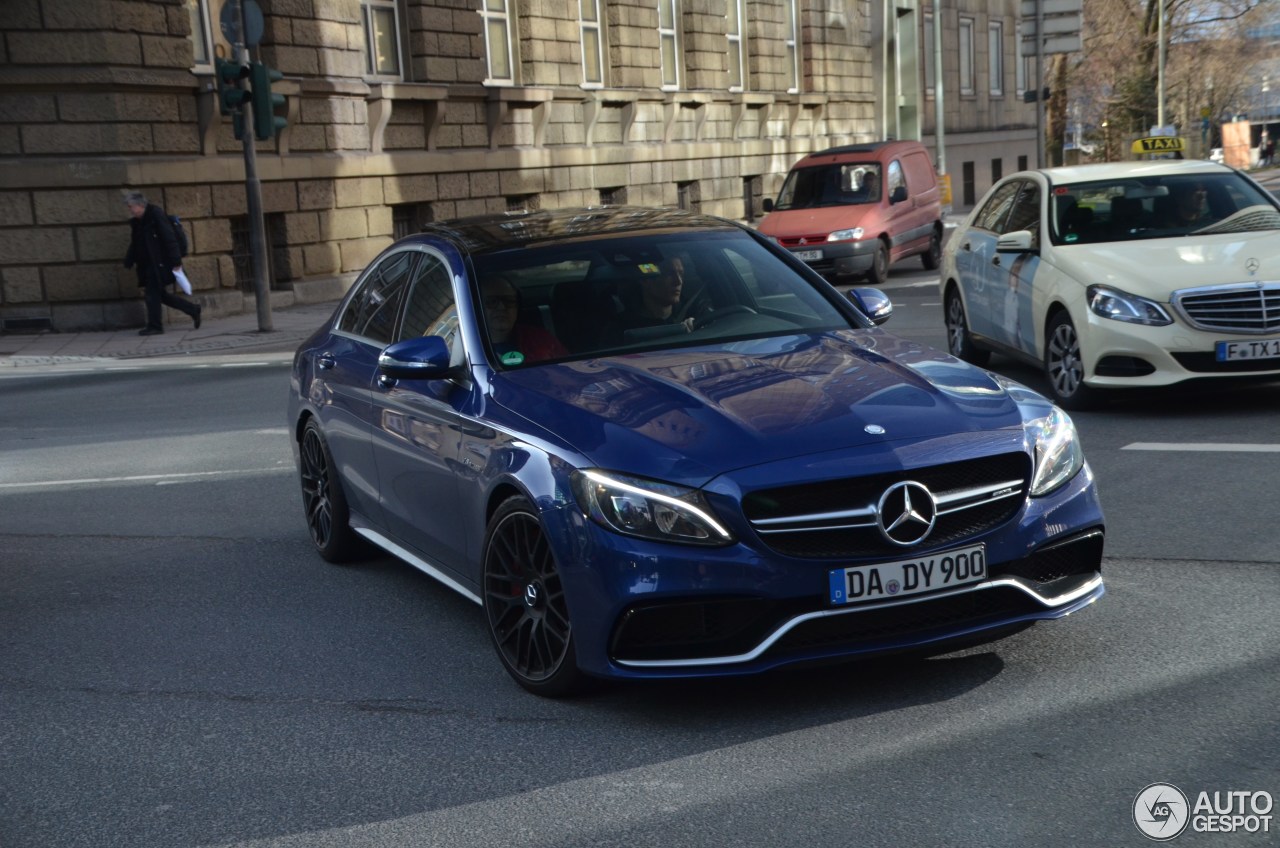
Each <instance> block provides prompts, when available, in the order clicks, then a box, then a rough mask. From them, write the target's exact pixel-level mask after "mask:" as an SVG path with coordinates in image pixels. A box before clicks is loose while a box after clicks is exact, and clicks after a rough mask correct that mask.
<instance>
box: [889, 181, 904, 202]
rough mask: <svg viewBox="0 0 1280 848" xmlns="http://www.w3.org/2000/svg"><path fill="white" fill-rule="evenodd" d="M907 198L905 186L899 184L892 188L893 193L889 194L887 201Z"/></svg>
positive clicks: (900, 200) (899, 200)
mask: <svg viewBox="0 0 1280 848" xmlns="http://www.w3.org/2000/svg"><path fill="white" fill-rule="evenodd" d="M906 199H907V187H906V186H904V185H900V186H898V187H897V188H895V189H894V190H893V194H891V195H889V203H891V204H892V203H901V202H902V201H904V200H906Z"/></svg>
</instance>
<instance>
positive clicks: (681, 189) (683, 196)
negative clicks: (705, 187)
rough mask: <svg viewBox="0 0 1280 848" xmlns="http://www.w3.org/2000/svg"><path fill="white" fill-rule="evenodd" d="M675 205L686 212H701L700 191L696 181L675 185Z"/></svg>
mask: <svg viewBox="0 0 1280 848" xmlns="http://www.w3.org/2000/svg"><path fill="white" fill-rule="evenodd" d="M676 205H677V206H679V207H680V208H681V209H683V210H685V211H686V212H701V211H702V189H701V188H699V187H698V182H697V180H693V181H690V182H687V183H676Z"/></svg>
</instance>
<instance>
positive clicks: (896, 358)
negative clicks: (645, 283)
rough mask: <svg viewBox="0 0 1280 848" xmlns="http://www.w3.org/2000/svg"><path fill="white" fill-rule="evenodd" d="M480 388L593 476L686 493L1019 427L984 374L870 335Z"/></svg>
mask: <svg viewBox="0 0 1280 848" xmlns="http://www.w3.org/2000/svg"><path fill="white" fill-rule="evenodd" d="M491 389H492V393H491V398H492V400H493V402H495V403H497V404H499V405H501V406H502V407H504V408H506V409H507V410H509V411H510V412H512V413H514V414H517V415H519V416H521V417H523V418H525V419H526V420H528V421H530V422H531V423H532V424H534V425H536V426H537V427H539V428H542V429H544V430H546V431H548V432H550V433H552V434H554V435H555V436H556V437H558V439H559V440H561V441H563V442H565V443H566V444H567V445H568V446H570V447H572V448H573V449H574V450H575V451H576V452H578V453H580V454H582V455H583V456H585V457H586V458H587V459H588V461H589V462H590V463H592V464H593V465H595V466H596V467H600V468H607V469H611V470H616V471H622V472H630V473H635V474H642V475H645V476H651V477H654V476H656V477H661V478H662V479H665V480H667V481H669V482H673V483H683V484H685V485H691V486H697V485H701V484H703V483H704V482H706V481H707V480H708V479H710V478H712V477H714V476H716V475H717V474H722V473H724V472H727V471H731V470H734V469H739V468H744V467H747V466H752V465H759V464H763V463H767V462H774V461H777V460H782V459H788V458H791V457H797V456H804V455H808V454H815V453H822V452H827V451H833V450H840V449H848V448H856V447H859V446H862V445H867V444H878V443H884V442H896V443H900V442H905V441H909V440H916V439H925V438H935V437H937V436H940V435H950V434H955V433H963V432H967V431H976V430H990V429H995V428H1006V427H1018V428H1020V427H1021V426H1022V418H1021V415H1020V413H1019V410H1018V407H1017V405H1016V404H1015V403H1014V401H1013V399H1012V398H1011V397H1010V396H1009V393H1008V392H1007V391H1006V390H1005V389H1004V388H1003V386H1002V385H1001V384H999V383H997V382H996V381H995V380H994V379H993V378H992V377H991V376H990V375H989V374H987V372H985V371H982V370H980V369H977V368H973V367H972V366H969V365H967V364H965V363H963V362H961V361H960V360H958V359H955V358H953V357H951V356H948V355H947V354H944V353H940V352H938V351H936V350H933V349H931V348H927V347H925V346H923V345H920V344H917V343H915V342H910V341H907V340H905V339H900V338H898V337H896V336H893V335H891V334H888V333H885V332H883V331H881V330H864V331H854V330H848V331H837V332H832V333H827V334H822V335H805V336H785V337H780V338H770V339H756V340H751V341H746V342H736V343H729V344H718V345H709V346H703V347H694V348H686V349H682V350H667V351H655V352H651V353H637V354H629V355H626V356H617V357H611V358H605V359H592V360H585V361H580V362H568V363H561V364H555V365H544V366H538V367H534V368H528V369H523V370H517V371H507V372H503V373H501V374H496V375H494V379H493V381H492V383H491ZM868 428H871V429H876V428H881V429H882V430H883V432H882V433H873V432H868Z"/></svg>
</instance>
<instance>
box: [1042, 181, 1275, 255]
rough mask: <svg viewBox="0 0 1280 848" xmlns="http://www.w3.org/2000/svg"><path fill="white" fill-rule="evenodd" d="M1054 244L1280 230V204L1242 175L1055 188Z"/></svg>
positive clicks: (1098, 183)
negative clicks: (1279, 205)
mask: <svg viewBox="0 0 1280 848" xmlns="http://www.w3.org/2000/svg"><path fill="white" fill-rule="evenodd" d="M1052 197H1053V202H1052V204H1051V206H1050V214H1051V216H1052V220H1053V229H1052V239H1053V243H1054V244H1090V243H1098V242H1113V241H1133V240H1136V239H1151V238H1172V237H1177V236H1185V235H1188V234H1192V233H1195V234H1198V235H1209V234H1213V233H1242V232H1257V231H1263V230H1275V229H1280V207H1278V206H1277V203H1276V200H1275V199H1274V198H1273V197H1270V196H1269V195H1267V193H1266V192H1264V191H1261V190H1260V189H1259V188H1258V187H1257V186H1255V185H1254V184H1253V183H1252V182H1250V181H1249V180H1246V179H1244V178H1243V177H1241V176H1240V175H1239V174H1235V173H1229V174H1195V175H1188V174H1172V175H1165V176H1143V177H1140V178H1135V177H1126V178H1120V179H1114V180H1106V181H1098V182H1090V183H1072V184H1066V185H1060V186H1055V187H1054V189H1053V195H1052Z"/></svg>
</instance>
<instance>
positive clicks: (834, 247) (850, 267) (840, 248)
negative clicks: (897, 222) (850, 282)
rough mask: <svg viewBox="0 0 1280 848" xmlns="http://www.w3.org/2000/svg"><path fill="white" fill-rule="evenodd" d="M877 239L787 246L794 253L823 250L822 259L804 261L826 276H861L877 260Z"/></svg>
mask: <svg viewBox="0 0 1280 848" xmlns="http://www.w3.org/2000/svg"><path fill="white" fill-rule="evenodd" d="M878 246H879V242H878V241H877V240H876V239H863V240H862V241H833V242H822V243H819V244H816V245H806V246H804V247H789V248H787V249H788V250H790V251H791V252H792V253H795V254H803V253H805V252H807V251H814V250H820V251H822V258H821V259H813V260H810V259H804V260H803V261H804V263H805V264H806V265H808V266H809V267H810V268H812V269H813V270H815V271H817V272H818V273H819V274H822V275H823V276H824V277H850V276H861V275H863V274H866V273H867V272H868V271H870V270H871V265H872V263H873V262H874V261H875V254H876V248H877V247H878Z"/></svg>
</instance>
